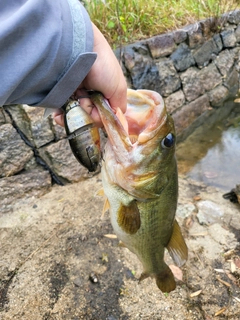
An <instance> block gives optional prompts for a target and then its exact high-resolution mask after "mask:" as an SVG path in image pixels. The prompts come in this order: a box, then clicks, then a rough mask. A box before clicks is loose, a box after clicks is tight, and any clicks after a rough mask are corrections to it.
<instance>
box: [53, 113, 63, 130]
mask: <svg viewBox="0 0 240 320" xmlns="http://www.w3.org/2000/svg"><path fill="white" fill-rule="evenodd" d="M53 119H54V120H55V122H56V123H57V124H58V125H60V126H62V127H64V115H63V113H57V112H54V113H53Z"/></svg>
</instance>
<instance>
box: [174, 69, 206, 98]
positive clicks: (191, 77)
mask: <svg viewBox="0 0 240 320" xmlns="http://www.w3.org/2000/svg"><path fill="white" fill-rule="evenodd" d="M198 72H199V71H198V69H196V68H195V67H191V68H189V69H187V70H186V71H185V72H183V73H182V74H181V75H180V77H181V80H182V85H183V92H184V94H185V97H186V100H187V101H193V100H195V99H196V98H198V97H199V96H200V95H202V94H204V92H205V90H204V87H203V86H202V83H201V80H200V78H199V76H198Z"/></svg>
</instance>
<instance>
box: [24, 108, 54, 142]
mask: <svg viewBox="0 0 240 320" xmlns="http://www.w3.org/2000/svg"><path fill="white" fill-rule="evenodd" d="M23 109H24V111H25V112H26V113H27V115H28V118H29V120H30V129H31V137H32V139H33V141H34V145H35V146H36V148H40V147H42V146H44V145H45V144H47V143H49V142H51V141H53V140H54V134H53V132H52V128H51V126H50V122H49V119H48V118H44V117H43V114H44V111H45V109H44V108H39V107H29V106H28V105H23Z"/></svg>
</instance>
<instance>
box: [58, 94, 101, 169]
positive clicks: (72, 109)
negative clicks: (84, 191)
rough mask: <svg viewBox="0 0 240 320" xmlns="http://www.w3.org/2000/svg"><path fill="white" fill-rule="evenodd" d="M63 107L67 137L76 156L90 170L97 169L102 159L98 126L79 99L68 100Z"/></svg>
mask: <svg viewBox="0 0 240 320" xmlns="http://www.w3.org/2000/svg"><path fill="white" fill-rule="evenodd" d="M63 109H64V111H65V115H64V124H65V130H66V133H67V139H68V140H69V144H70V147H71V149H72V152H73V154H74V156H75V157H76V159H77V160H78V162H79V163H80V164H81V165H83V166H84V167H85V168H87V169H88V171H89V172H94V171H96V170H97V168H98V166H99V162H100V160H101V148H100V135H99V131H98V128H97V127H96V125H95V124H94V122H93V120H92V118H91V117H90V115H89V114H88V113H87V112H86V111H85V110H83V109H82V108H81V107H80V104H79V101H78V100H70V101H68V102H67V103H66V104H65V105H64V106H63Z"/></svg>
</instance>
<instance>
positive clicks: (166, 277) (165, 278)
mask: <svg viewBox="0 0 240 320" xmlns="http://www.w3.org/2000/svg"><path fill="white" fill-rule="evenodd" d="M155 278H156V284H157V286H158V288H159V289H160V290H161V291H162V292H171V291H173V290H174V289H175V288H176V282H175V280H174V276H173V273H172V271H171V269H170V268H169V267H168V266H167V268H166V269H165V270H164V271H163V272H161V273H158V274H156V275H155Z"/></svg>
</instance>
